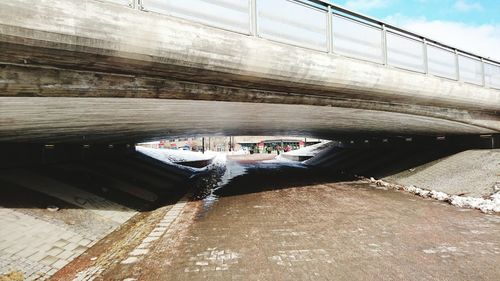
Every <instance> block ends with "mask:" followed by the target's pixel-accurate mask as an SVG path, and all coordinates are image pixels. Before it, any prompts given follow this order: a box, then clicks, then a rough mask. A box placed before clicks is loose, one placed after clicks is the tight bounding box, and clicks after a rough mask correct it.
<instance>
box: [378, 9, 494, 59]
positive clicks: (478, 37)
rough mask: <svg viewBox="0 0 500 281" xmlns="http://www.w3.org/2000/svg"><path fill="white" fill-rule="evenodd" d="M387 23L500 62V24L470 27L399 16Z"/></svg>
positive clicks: (391, 18)
mask: <svg viewBox="0 0 500 281" xmlns="http://www.w3.org/2000/svg"><path fill="white" fill-rule="evenodd" d="M386 21H388V22H389V23H392V24H394V25H396V26H399V27H402V28H404V29H408V30H411V31H413V32H415V33H418V34H421V35H423V36H426V37H428V38H429V39H433V40H436V41H439V42H441V43H444V44H449V45H451V46H453V47H456V48H459V49H462V50H464V51H467V52H471V53H474V54H477V55H480V56H484V57H486V58H491V59H494V60H496V61H500V53H499V52H498V48H499V47H500V24H483V25H470V24H465V23H461V22H453V21H440V20H433V21H428V20H427V19H425V18H408V17H404V16H401V15H399V14H397V15H394V16H390V17H388V18H386Z"/></svg>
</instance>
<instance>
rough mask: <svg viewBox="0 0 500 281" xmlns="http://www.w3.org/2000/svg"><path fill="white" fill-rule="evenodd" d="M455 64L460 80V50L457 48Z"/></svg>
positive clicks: (458, 79)
mask: <svg viewBox="0 0 500 281" xmlns="http://www.w3.org/2000/svg"><path fill="white" fill-rule="evenodd" d="M455 66H456V71H457V81H460V63H459V60H458V51H457V49H455Z"/></svg>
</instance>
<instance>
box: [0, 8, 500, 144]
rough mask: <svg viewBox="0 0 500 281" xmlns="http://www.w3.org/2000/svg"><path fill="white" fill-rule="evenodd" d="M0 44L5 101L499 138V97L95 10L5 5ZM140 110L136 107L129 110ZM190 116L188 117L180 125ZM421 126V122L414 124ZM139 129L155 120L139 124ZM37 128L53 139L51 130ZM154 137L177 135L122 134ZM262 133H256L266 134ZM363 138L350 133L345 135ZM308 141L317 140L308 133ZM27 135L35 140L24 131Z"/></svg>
mask: <svg viewBox="0 0 500 281" xmlns="http://www.w3.org/2000/svg"><path fill="white" fill-rule="evenodd" d="M0 47H1V49H2V52H1V53H0V90H1V91H0V95H1V96H17V97H25V96H44V97H62V96H64V97H114V98H117V97H122V98H123V97H130V98H157V99H186V100H200V99H202V100H216V101H233V102H234V101H237V102H241V101H242V102H253V103H257V102H258V103H281V104H308V105H318V106H334V107H346V108H353V109H365V110H377V111H388V112H399V113H406V114H411V115H415V116H417V117H414V118H415V121H417V123H419V125H418V126H419V127H421V128H422V129H423V130H420V129H418V130H412V129H411V127H412V124H411V123H408V124H406V123H405V119H402V122H401V126H400V127H404V126H406V125H408V127H409V128H410V129H408V130H403V131H399V132H398V133H408V132H409V133H413V134H431V135H432V134H437V133H439V134H447V133H460V134H476V133H491V132H499V131H500V120H499V119H500V118H499V116H498V110H500V91H499V90H494V89H486V88H483V87H479V86H474V85H470V84H466V83H462V82H455V81H451V80H447V79H441V78H437V77H433V76H428V75H424V74H419V73H413V72H409V71H403V70H399V69H396V68H390V67H385V66H382V65H377V64H372V63H368V62H362V61H358V60H353V59H348V58H345V57H342V56H339V55H335V54H326V53H322V52H317V51H312V50H308V49H303V48H299V47H293V46H288V45H284V44H280V43H274V42H272V41H269V40H265V39H261V38H256V37H251V36H246V35H242V34H238V33H233V32H228V31H224V30H220V29H216V28H211V27H207V26H204V25H200V24H196V23H192V22H187V21H184V20H180V19H176V18H173V17H168V16H164V15H159V14H155V13H147V12H143V11H138V10H133V9H130V8H127V7H125V6H120V5H114V4H111V3H106V2H101V1H93V0H85V1H62V0H46V1H37V2H35V3H33V2H32V1H28V0H16V1H8V2H3V3H2V4H1V9H0ZM5 101H8V100H5V99H3V98H1V99H0V107H1V108H0V109H2V111H3V110H4V109H5V108H7V104H6V102H5ZM64 101H66V102H68V100H64ZM35 103H38V101H35ZM42 103H43V102H42ZM117 103H120V102H118V101H117ZM140 104H141V103H137V105H136V107H132V108H134V109H137V107H139V106H140ZM8 106H9V107H12V106H13V105H12V104H10V105H8ZM24 106H25V105H23V104H22V102H21V103H17V108H16V107H15V106H14V107H13V108H15V109H17V110H19V111H21V113H20V114H23V113H22V111H23V107H24ZM118 106H119V105H118ZM46 109H47V110H48V111H52V110H57V109H58V107H57V106H55V104H52V105H47V107H46ZM113 110H114V108H113V107H108V108H107V111H103V112H102V114H103V115H102V116H101V117H102V119H109V120H113V118H112V116H113V115H114V112H113ZM165 110H168V108H165ZM188 110H189V109H188ZM194 110H196V109H195V108H192V109H191V110H189V111H194ZM317 110H318V111H321V110H323V109H319V108H318V109H317ZM355 112H356V114H355V115H356V117H355V118H356V119H358V120H360V121H363V122H365V121H367V122H370V119H371V117H372V115H371V114H368V115H365V114H364V113H365V112H368V111H355ZM13 114H14V115H10V116H9V118H7V119H5V118H2V119H0V121H2V122H1V123H5V122H9V121H10V117H14V116H15V114H17V113H16V112H13ZM381 114H383V113H381ZM186 115H187V113H186V112H184V113H183V114H182V115H180V116H181V118H182V117H185V116H186ZM80 116H81V115H80ZM32 117H33V119H34V120H39V121H44V122H46V123H48V122H50V118H47V119H45V120H43V119H44V115H38V116H37V115H33V116H32ZM71 117H72V118H67V119H66V124H65V126H66V128H67V129H66V130H65V131H59V132H58V134H56V133H55V132H53V133H54V137H56V138H61V139H62V138H70V137H72V136H73V134H72V130H71V129H69V128H71V127H73V126H78V123H77V122H75V120H77V119H78V117H79V116H78V115H76V114H75V115H73V116H71ZM129 117H130V118H133V117H132V116H129ZM338 117H339V118H345V119H344V120H343V122H346V123H347V122H349V120H350V119H349V118H352V117H351V116H346V115H342V116H338ZM420 117H423V118H421V120H419V118H420ZM427 117H435V118H439V119H446V120H451V121H456V122H458V123H464V124H468V125H472V126H475V127H474V128H473V130H471V127H469V126H464V125H462V124H458V123H456V125H457V126H455V128H454V129H453V130H451V131H453V132H451V131H450V130H447V129H446V128H447V126H445V128H444V129H443V130H441V131H439V130H438V131H436V130H435V128H434V127H432V126H431V127H430V128H429V129H428V130H425V128H426V126H427V125H428V124H429V122H427V121H428V119H427ZM127 121H130V120H127V119H122V120H113V121H109V122H108V123H107V128H106V131H107V133H109V134H116V135H119V134H121V133H123V132H124V130H123V128H124V127H126V126H128V125H129V124H131V122H127ZM140 122H141V123H143V124H144V123H150V122H155V121H153V120H151V118H144V119H142V120H140ZM34 123H36V122H34ZM39 126H42V124H41V123H39ZM101 128H102V127H97V128H96V129H95V130H96V131H95V133H94V135H95V137H100V138H103V137H104V136H105V135H103V134H101V132H100V130H101ZM330 128H331V129H332V133H336V131H335V130H339V129H342V130H344V129H345V128H337V127H336V124H335V123H332V124H330ZM38 129H39V130H40V131H44V130H45V129H49V130H50V126H48V127H39V128H38ZM160 129H161V130H163V131H164V132H169V131H173V130H176V128H175V127H171V126H170V124H167V123H166V122H165V124H163V126H161V128H158V130H156V131H155V132H151V133H150V134H148V135H145V132H144V130H137V131H133V128H128V129H127V130H125V131H128V134H124V135H122V137H123V138H133V137H132V136H131V135H132V134H135V135H139V134H142V135H143V136H144V137H147V136H149V137H151V136H155V135H156V134H157V133H159V132H158V131H159V130H160ZM258 129H260V130H261V131H260V132H262V129H263V128H262V127H259V128H258ZM295 131H297V130H295ZM360 131H361V130H355V131H349V130H346V132H348V133H359V132H360ZM372 131H376V132H378V133H381V134H385V133H387V131H386V130H379V129H378V128H377V129H374V128H370V130H368V131H364V132H366V133H370V132H372ZM393 131H394V132H396V131H397V130H393ZM214 132H215V131H214ZM217 132H218V131H217ZM307 132H309V133H310V134H315V133H317V132H316V131H314V129H310V130H308V131H307ZM65 133H67V134H65ZM183 133H184V134H187V133H188V132H187V131H184V132H183ZM189 133H190V132H189ZM286 133H292V131H290V132H286ZM240 134H242V132H241V133H240ZM273 134H275V133H274V132H273ZM90 135H91V134H89V136H90ZM25 136H26V137H28V138H30V137H32V139H35V138H36V137H37V136H36V134H35V135H32V136H30V135H29V133H28V132H26V134H25ZM91 137H92V136H91ZM112 137H113V136H112ZM4 140H7V139H4ZM12 140H15V139H12Z"/></svg>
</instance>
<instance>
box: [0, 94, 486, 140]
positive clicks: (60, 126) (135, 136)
mask: <svg viewBox="0 0 500 281" xmlns="http://www.w3.org/2000/svg"><path fill="white" fill-rule="evenodd" d="M0 120H7V121H8V122H2V123H1V124H0V141H1V142H40V143H43V142H54V143H57V142H73V143H91V142H107V143H112V142H122V143H125V142H128V143H130V142H138V141H144V140H149V139H154V138H161V137H165V136H193V135H207V136H209V135H297V136H315V137H322V138H330V139H335V138H338V137H344V136H366V137H369V136H381V137H389V136H443V135H465V134H469V135H470V134H493V133H495V131H493V130H489V129H486V128H483V127H480V126H474V125H469V124H466V123H462V122H457V121H451V120H446V119H442V118H433V117H426V116H418V115H411V114H404V113H397V112H388V111H375V110H366V109H354V108H343V107H330V106H313V105H291V104H289V105H287V104H271V103H263V104H258V103H244V102H223V101H196V100H168V99H143V98H71V97H65V98H53V97H7V98H2V111H0Z"/></svg>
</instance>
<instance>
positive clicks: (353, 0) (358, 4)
mask: <svg viewBox="0 0 500 281" xmlns="http://www.w3.org/2000/svg"><path fill="white" fill-rule="evenodd" d="M389 3H390V0H349V1H347V2H346V3H345V7H346V8H348V9H351V10H354V11H356V12H360V11H363V12H366V11H368V10H372V9H378V8H383V7H386V6H387V5H389Z"/></svg>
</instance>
